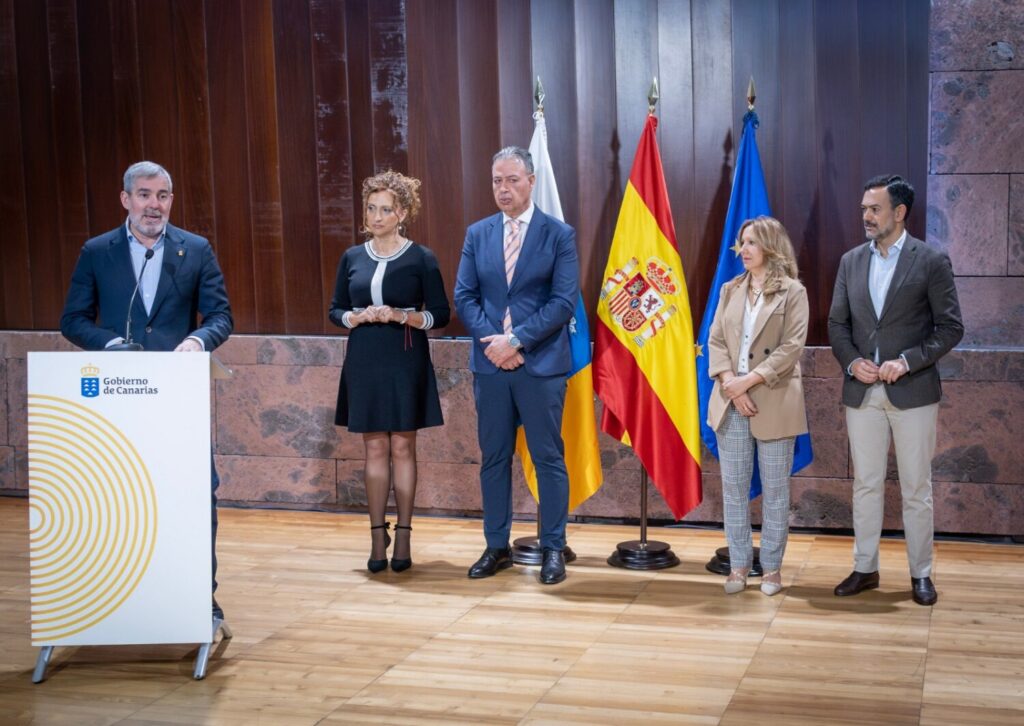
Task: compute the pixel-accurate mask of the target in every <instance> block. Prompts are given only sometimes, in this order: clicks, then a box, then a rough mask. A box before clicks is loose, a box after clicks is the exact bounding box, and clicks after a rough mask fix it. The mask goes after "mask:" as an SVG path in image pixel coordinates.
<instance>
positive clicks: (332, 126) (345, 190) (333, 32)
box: [309, 0, 356, 332]
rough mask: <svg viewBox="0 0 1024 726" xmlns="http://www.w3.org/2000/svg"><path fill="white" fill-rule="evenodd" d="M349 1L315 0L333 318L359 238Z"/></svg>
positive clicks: (320, 180)
mask: <svg viewBox="0 0 1024 726" xmlns="http://www.w3.org/2000/svg"><path fill="white" fill-rule="evenodd" d="M344 10H345V8H344V5H342V4H340V3H337V2H332V1H331V0H311V2H310V8H309V12H310V25H311V26H312V28H315V29H316V32H315V33H314V34H313V49H312V51H313V87H314V93H315V95H316V99H315V104H314V109H315V125H316V178H317V190H318V193H319V202H320V204H319V211H320V217H319V223H320V280H321V291H322V292H321V299H320V307H321V311H322V312H321V315H322V318H323V320H324V323H323V324H324V327H325V329H326V330H327V332H336V331H337V329H336V328H335V327H334V325H332V324H331V323H330V322H328V321H327V311H328V309H329V308H330V303H331V297H332V296H333V294H334V280H335V273H336V270H337V266H338V260H340V259H341V255H342V253H344V251H345V250H346V249H347V248H348V247H349V246H350V245H351V244H352V242H353V240H354V239H355V236H356V229H355V220H354V218H353V217H352V210H353V208H354V207H353V188H352V165H351V158H352V148H351V145H350V143H349V138H350V137H349V111H350V109H349V103H348V91H349V87H348V62H347V58H346V43H345V14H344Z"/></svg>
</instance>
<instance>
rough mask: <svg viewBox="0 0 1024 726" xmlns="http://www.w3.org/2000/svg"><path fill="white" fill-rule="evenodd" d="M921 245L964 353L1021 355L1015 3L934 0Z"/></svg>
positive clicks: (1021, 122)
mask: <svg viewBox="0 0 1024 726" xmlns="http://www.w3.org/2000/svg"><path fill="white" fill-rule="evenodd" d="M929 56H930V57H929V70H930V78H931V102H930V114H931V116H930V123H929V125H930V133H931V138H930V143H929V146H930V152H931V153H930V160H929V167H928V170H929V176H928V214H927V219H928V230H927V240H928V242H929V243H932V244H936V245H939V246H941V247H944V248H945V249H946V250H947V251H948V252H949V255H950V258H951V259H952V261H953V270H954V272H955V273H956V275H957V289H958V290H959V292H960V303H961V305H962V307H963V313H964V323H965V325H966V328H967V332H966V335H965V337H964V340H963V344H964V345H980V346H1000V347H1008V346H1024V109H1022V108H1021V103H1020V99H1021V98H1024V3H1022V2H1020V0H936V1H935V2H933V3H932V14H931V30H930V47H929Z"/></svg>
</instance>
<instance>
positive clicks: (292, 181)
mask: <svg viewBox="0 0 1024 726" xmlns="http://www.w3.org/2000/svg"><path fill="white" fill-rule="evenodd" d="M310 36H311V32H310V25H309V6H308V3H307V2H305V1H303V2H292V1H290V0H287V1H286V0H276V1H275V3H274V52H275V64H276V66H277V113H278V139H279V141H278V143H279V148H281V149H287V153H284V154H281V156H280V164H281V172H280V173H281V213H282V218H281V222H282V233H283V235H284V275H285V282H284V285H285V316H286V317H285V320H286V323H285V325H286V330H287V331H288V332H290V333H323V332H325V328H324V308H323V304H322V303H323V290H322V289H321V284H322V280H321V277H320V270H319V269H317V268H318V265H317V264H316V263H317V262H319V260H320V234H319V231H318V221H319V219H320V193H319V189H318V188H317V178H316V173H315V170H316V134H315V130H314V120H315V114H314V112H313V109H314V105H313V100H314V96H313V67H312V60H313V53H312V46H311V37H310Z"/></svg>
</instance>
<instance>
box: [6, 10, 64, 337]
mask: <svg viewBox="0 0 1024 726" xmlns="http://www.w3.org/2000/svg"><path fill="white" fill-rule="evenodd" d="M14 22H15V26H16V27H17V29H18V37H19V42H18V47H17V52H18V77H19V79H21V81H22V82H21V83H20V85H19V90H20V92H21V96H20V106H21V127H22V128H23V129H25V130H31V133H28V134H26V135H25V137H24V141H23V144H22V154H23V158H22V163H23V168H24V170H25V188H26V190H27V191H28V195H27V197H26V199H25V208H26V218H27V220H28V239H29V246H28V269H27V270H23V271H22V274H25V273H26V272H27V273H28V274H29V275H30V277H31V290H30V295H31V298H32V320H33V323H34V324H37V325H40V327H48V328H53V327H56V325H57V323H58V321H59V320H60V311H61V307H62V306H61V300H60V298H59V296H56V295H53V294H51V292H50V291H51V290H54V289H59V288H61V287H63V283H64V281H63V280H62V279H61V276H60V265H59V264H57V265H55V264H53V261H54V260H57V259H59V258H60V224H59V218H58V216H57V215H56V214H55V213H54V212H55V209H54V205H53V199H54V196H55V195H54V189H53V182H54V175H55V174H56V173H57V169H58V166H57V158H56V155H55V154H54V149H53V114H52V111H51V106H50V61H49V58H48V54H47V47H48V44H47V23H46V6H45V5H43V4H42V3H38V2H31V1H22V2H18V3H17V4H16V6H15V21H14Z"/></svg>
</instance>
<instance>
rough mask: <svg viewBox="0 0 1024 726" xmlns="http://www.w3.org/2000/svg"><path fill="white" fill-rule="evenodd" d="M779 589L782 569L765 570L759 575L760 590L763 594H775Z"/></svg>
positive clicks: (780, 587)
mask: <svg viewBox="0 0 1024 726" xmlns="http://www.w3.org/2000/svg"><path fill="white" fill-rule="evenodd" d="M769 578H771V579H769ZM781 589H782V570H772V571H771V572H766V573H764V575H762V576H761V592H763V593H764V594H765V595H769V596H771V595H777V594H778V592H779V591H780V590H781Z"/></svg>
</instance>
